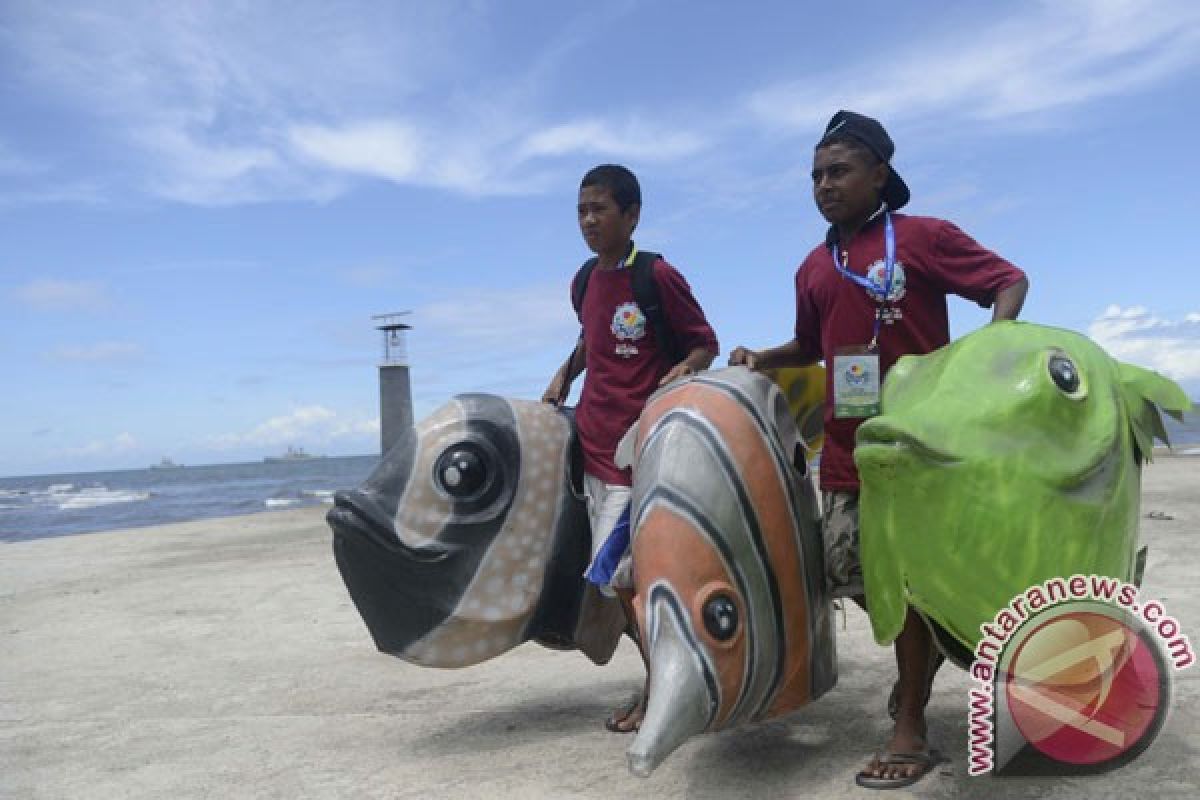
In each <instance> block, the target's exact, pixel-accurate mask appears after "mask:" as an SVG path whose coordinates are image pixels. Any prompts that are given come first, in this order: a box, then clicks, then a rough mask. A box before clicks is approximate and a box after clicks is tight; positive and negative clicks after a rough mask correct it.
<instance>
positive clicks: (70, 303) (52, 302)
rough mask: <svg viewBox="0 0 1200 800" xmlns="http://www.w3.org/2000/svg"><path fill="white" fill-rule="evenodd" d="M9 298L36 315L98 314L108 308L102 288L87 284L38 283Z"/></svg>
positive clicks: (26, 285) (107, 301)
mask: <svg viewBox="0 0 1200 800" xmlns="http://www.w3.org/2000/svg"><path fill="white" fill-rule="evenodd" d="M13 296H14V297H16V299H17V300H18V301H20V302H21V303H24V304H25V305H27V306H29V307H30V308H33V309H35V310H37V311H102V310H104V309H107V308H109V307H110V305H111V301H110V299H109V296H108V292H107V291H106V290H105V288H104V287H103V286H101V285H100V284H98V283H94V282H91V281H61V280H38V281H33V282H31V283H27V284H25V285H24V286H20V287H18V288H17V289H16V290H15V291H14V292H13Z"/></svg>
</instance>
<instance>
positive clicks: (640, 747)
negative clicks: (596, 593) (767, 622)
mask: <svg viewBox="0 0 1200 800" xmlns="http://www.w3.org/2000/svg"><path fill="white" fill-rule="evenodd" d="M647 611H648V614H647V620H646V621H647V624H648V627H649V628H650V636H649V637H648V638H649V640H650V641H649V642H648V660H649V665H650V670H649V671H650V674H651V675H653V676H654V679H653V683H652V691H651V692H650V694H649V696H648V698H647V703H646V716H645V718H644V719H643V720H642V724H641V727H640V729H639V730H638V735H637V738H636V739H634V741H633V744H632V745H631V746H630V748H629V751H628V753H627V754H626V757H627V759H628V764H629V771H630V772H632V773H633V774H634V775H637V776H638V777H641V778H645V777H647V776H649V775H650V773H651V772H653V771H654V769H655V768H656V767H658V765H659V764H661V763H662V762H663V760H664V759H666V757H667V756H669V755H670V754H671V753H673V752H674V751H675V750H676V749H677V748H678V747H679V746H680V745H681V744H683V743H684V742H685V741H687V740H688V739H689V738H691V737H692V736H694V735H695V734H698V733H702V732H704V731H705V730H707V729H708V728H709V726H710V725H711V724H712V720H713V718H714V717H715V716H716V713H717V705H718V702H719V697H718V689H717V680H716V676H715V675H714V674H713V672H712V669H711V668H710V665H708V664H707V663H705V661H704V659H703V657H702V656H701V655H700V645H699V643H698V642H696V640H695V634H694V632H693V631H692V630H691V626H689V625H688V623H687V619H686V614H685V612H684V610H683V608H682V607H681V606H680V603H679V599H678V598H677V597H676V596H675V594H674V592H672V591H671V590H670V589H668V588H666V587H665V586H664V585H661V584H660V585H657V586H654V587H653V588H652V589H651V590H650V598H649V602H648V603H647Z"/></svg>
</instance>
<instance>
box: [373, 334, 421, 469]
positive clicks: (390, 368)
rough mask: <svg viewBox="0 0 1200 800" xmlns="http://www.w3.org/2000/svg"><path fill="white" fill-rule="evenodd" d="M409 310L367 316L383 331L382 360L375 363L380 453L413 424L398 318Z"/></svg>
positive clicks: (405, 352) (405, 353)
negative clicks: (377, 364)
mask: <svg viewBox="0 0 1200 800" xmlns="http://www.w3.org/2000/svg"><path fill="white" fill-rule="evenodd" d="M410 313H411V312H409V311H395V312H392V313H390V314H376V315H375V316H373V317H371V319H373V320H376V321H377V322H378V323H379V324H378V325H376V326H375V327H376V328H377V329H379V330H380V331H381V332H382V333H383V361H382V362H380V364H379V444H380V448H381V449H380V453H382V454H386V453H387V451H388V450H391V449H392V445H394V444H395V443H396V442H397V440H399V438H400V437H401V436H403V435H404V432H405V431H407V430H408V429H410V428H411V427H412V426H413V410H412V387H411V385H410V383H409V379H408V331H409V330H411V329H412V326H411V325H406V324H405V323H403V322H401V321H400V319H401V317H405V316H407V315H408V314H410Z"/></svg>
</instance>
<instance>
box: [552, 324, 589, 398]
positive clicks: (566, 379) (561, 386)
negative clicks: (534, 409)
mask: <svg viewBox="0 0 1200 800" xmlns="http://www.w3.org/2000/svg"><path fill="white" fill-rule="evenodd" d="M586 367H587V350H586V349H585V348H584V346H583V335H582V334H580V336H579V339H577V340H576V342H575V349H574V350H572V351H571V355H569V356H567V360H566V361H565V362H564V363H563V365H562V366H561V367H559V368H558V372H555V373H554V377H553V378H551V379H550V385H549V386H547V387H546V391H544V392H542V402H543V403H550V404H551V405H556V406H561V405H562V404H563V403H564V402H566V400H567V395H568V394H570V393H571V383H572V382H574V380H575V379H576V378H578V377H579V373H581V372H583V370H584V369H585V368H586Z"/></svg>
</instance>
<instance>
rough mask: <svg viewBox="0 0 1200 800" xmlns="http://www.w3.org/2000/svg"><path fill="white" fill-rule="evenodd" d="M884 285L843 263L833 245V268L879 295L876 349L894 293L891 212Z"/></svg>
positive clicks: (887, 214)
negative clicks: (884, 311) (851, 269)
mask: <svg viewBox="0 0 1200 800" xmlns="http://www.w3.org/2000/svg"><path fill="white" fill-rule="evenodd" d="M883 249H884V260H883V285H882V286H880V285H879V284H878V283H876V282H875V281H873V280H871V278H870V276H867V275H858V274H856V273H854V272H851V271H850V270H849V269H847V268H846V266H845V265H843V264H842V251H841V249H840V248H839V247H838V246H837V243H834V245H833V268H834V269H836V270H837V271H838V273H839V274H840V275H841V276H842V277H843V278H849V279H850V280H851V281H853V282H854V283H857V284H858V285H859V286H861V287H862V288H864V289H866V290H867V292H868V293H870V294H872V295H875V296H876V297H878V303H879V305H878V306H877V307H876V308H875V327H874V329H873V330H872V331H871V344H870V349H872V350H875V349H876V348H877V346H878V343H879V326H880V323H882V322H883V309H884V306H886V305H887V302H888V298H889V297H890V296H891V294H892V277H893V275H894V273H895V271H896V230H895V228H893V227H892V215H891V212H888V211H884V212H883Z"/></svg>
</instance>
